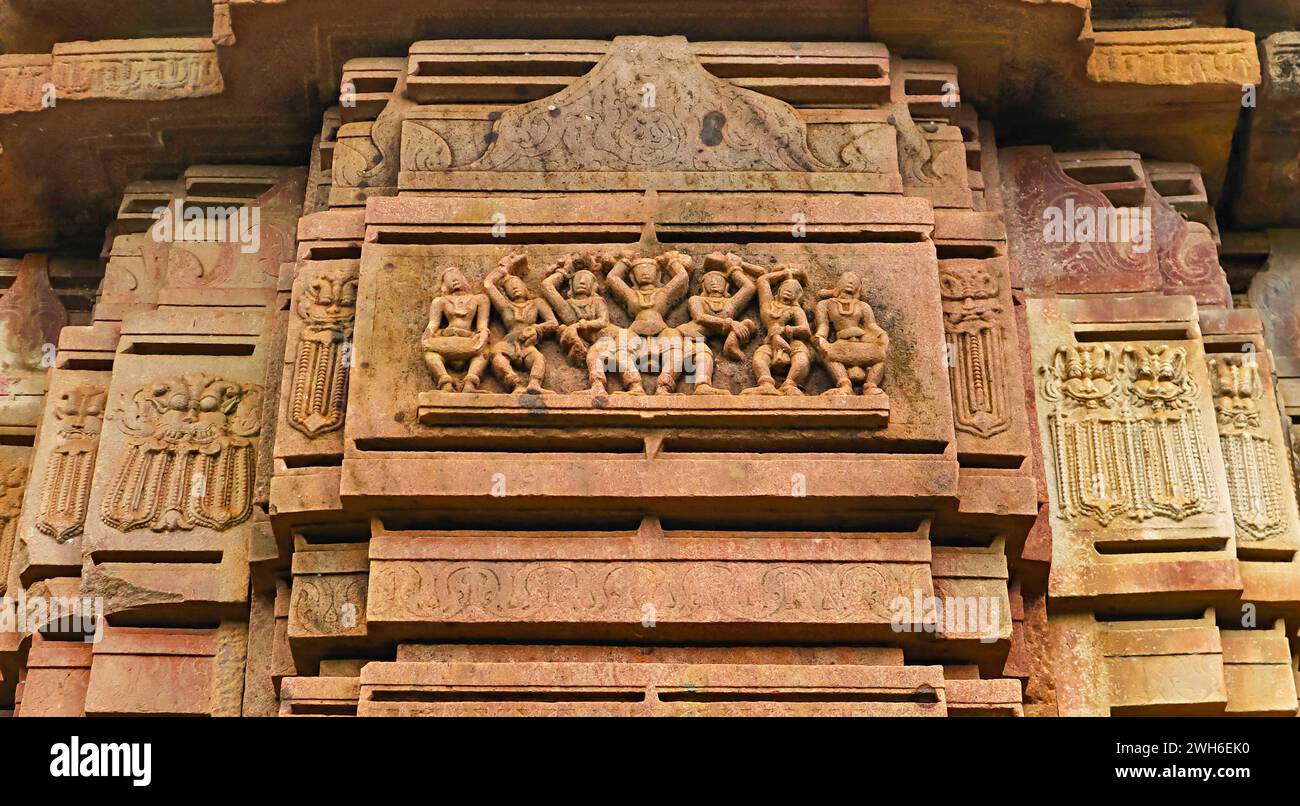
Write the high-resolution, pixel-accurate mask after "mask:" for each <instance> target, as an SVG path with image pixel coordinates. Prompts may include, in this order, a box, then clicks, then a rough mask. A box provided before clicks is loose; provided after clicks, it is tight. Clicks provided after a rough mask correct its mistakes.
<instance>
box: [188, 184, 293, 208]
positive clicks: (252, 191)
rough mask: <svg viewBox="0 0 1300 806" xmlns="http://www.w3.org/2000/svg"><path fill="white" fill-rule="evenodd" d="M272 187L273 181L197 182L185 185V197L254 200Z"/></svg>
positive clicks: (273, 185)
mask: <svg viewBox="0 0 1300 806" xmlns="http://www.w3.org/2000/svg"><path fill="white" fill-rule="evenodd" d="M273 187H275V180H256V181H249V182H225V181H220V180H213V181H199V182H192V183H190V184H188V185H186V187H185V195H186V197H188V198H189V199H191V200H192V198H193V197H195V196H203V197H212V198H221V199H224V198H234V199H256V198H257V197H258V196H261V195H262V194H264V193H266V192H267V191H268V190H270V189H271V188H273ZM188 203H189V202H188V201H187V204H188Z"/></svg>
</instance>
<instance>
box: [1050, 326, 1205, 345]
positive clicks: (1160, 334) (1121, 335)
mask: <svg viewBox="0 0 1300 806" xmlns="http://www.w3.org/2000/svg"><path fill="white" fill-rule="evenodd" d="M1189 338H1191V336H1190V335H1189V334H1188V332H1187V328H1183V327H1169V328H1162V327H1152V328H1149V329H1131V330H1130V329H1125V330H1079V331H1075V334H1074V340H1075V341H1077V342H1087V343H1092V342H1105V341H1187V340H1188V339H1189Z"/></svg>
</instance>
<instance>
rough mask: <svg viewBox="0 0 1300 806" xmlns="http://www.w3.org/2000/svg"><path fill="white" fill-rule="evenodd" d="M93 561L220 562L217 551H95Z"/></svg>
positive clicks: (193, 563) (212, 563) (194, 563)
mask: <svg viewBox="0 0 1300 806" xmlns="http://www.w3.org/2000/svg"><path fill="white" fill-rule="evenodd" d="M93 556H94V562H95V564H96V565H98V564H99V563H184V564H187V565H215V564H217V563H220V562H221V552H219V551H135V550H132V551H126V550H119V551H96V552H95V553H94V555H93Z"/></svg>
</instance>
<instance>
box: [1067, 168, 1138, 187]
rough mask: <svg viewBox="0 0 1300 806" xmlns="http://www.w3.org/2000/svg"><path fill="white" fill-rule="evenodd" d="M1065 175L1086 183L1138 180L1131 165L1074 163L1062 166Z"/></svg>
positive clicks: (1101, 183) (1100, 183)
mask: <svg viewBox="0 0 1300 806" xmlns="http://www.w3.org/2000/svg"><path fill="white" fill-rule="evenodd" d="M1061 170H1063V171H1065V175H1066V176H1068V177H1070V178H1071V179H1073V180H1074V181H1076V182H1081V183H1083V184H1085V185H1109V184H1113V183H1116V182H1136V181H1138V175H1137V173H1136V172H1135V171H1134V170H1133V167H1132V166H1131V165H1073V166H1070V167H1069V168H1065V167H1062V168H1061Z"/></svg>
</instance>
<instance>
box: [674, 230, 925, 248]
mask: <svg viewBox="0 0 1300 806" xmlns="http://www.w3.org/2000/svg"><path fill="white" fill-rule="evenodd" d="M655 235H656V236H657V237H658V239H659V242H660V243H717V242H719V241H720V240H723V239H725V240H726V242H727V243H744V244H750V243H923V242H925V241H926V240H928V238H927V236H926V234H925V233H924V232H919V231H917V230H838V231H832V232H826V231H818V230H815V229H809V230H807V231H806V232H805V233H804V234H803V235H795V234H794V232H793V231H791V228H790V227H785V228H784V229H760V230H732V229H728V230H725V231H719V230H716V229H711V230H694V231H693V230H674V229H673V228H672V227H669V226H663V225H660V226H659V227H657V228H656V232H655Z"/></svg>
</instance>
